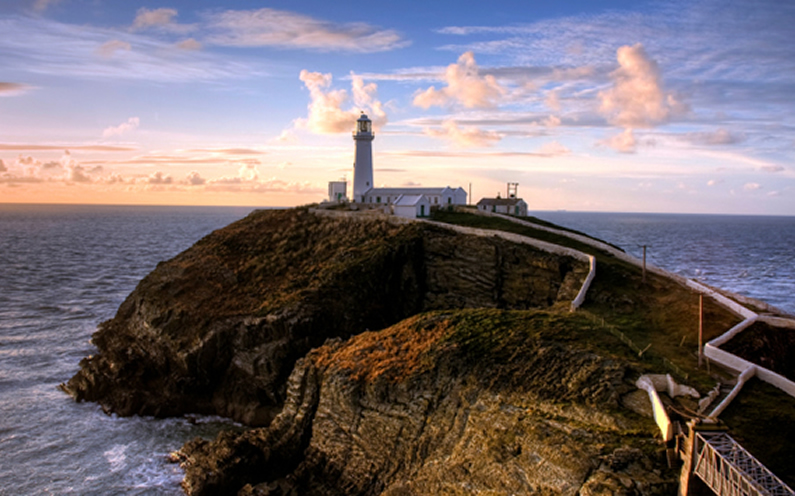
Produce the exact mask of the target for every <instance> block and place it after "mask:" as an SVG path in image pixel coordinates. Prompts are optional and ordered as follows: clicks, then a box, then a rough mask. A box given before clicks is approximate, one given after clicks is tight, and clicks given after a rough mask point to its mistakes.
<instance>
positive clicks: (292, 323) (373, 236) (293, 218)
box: [62, 208, 675, 495]
mask: <svg viewBox="0 0 795 496" xmlns="http://www.w3.org/2000/svg"><path fill="white" fill-rule="evenodd" d="M587 273H588V265H587V264H586V263H583V262H582V261H581V260H577V259H574V258H572V257H569V256H565V255H561V254H553V253H549V252H545V251H542V250H540V249H537V248H534V247H532V246H529V245H526V244H521V243H513V242H510V241H507V240H505V239H501V238H498V237H484V236H471V235H466V234H462V233H459V232H454V231H452V230H449V229H445V228H443V227H440V226H435V225H431V224H426V223H405V222H394V221H393V220H390V219H389V218H386V217H382V216H372V215H358V216H341V217H329V216H319V215H315V214H314V213H312V212H311V211H309V209H307V208H298V209H290V210H282V211H261V212H254V213H252V214H251V215H250V216H249V217H247V218H246V219H243V220H241V221H239V222H237V223H234V224H232V225H230V226H228V227H227V228H224V229H221V230H219V231H216V232H215V233H212V234H211V235H209V236H207V237H205V238H204V239H202V240H201V241H199V242H198V243H196V245H194V246H193V247H192V248H190V249H189V250H187V251H185V252H183V253H182V254H180V255H178V256H177V257H175V258H174V259H172V260H170V261H168V262H163V263H161V264H159V265H158V267H157V268H156V269H155V270H154V271H153V272H152V273H151V274H149V275H148V276H147V277H146V278H144V279H143V280H142V281H141V283H140V284H139V285H138V287H137V288H136V289H135V291H133V293H132V294H130V296H129V297H128V298H127V300H125V302H124V303H123V304H122V305H121V307H120V308H119V311H118V313H117V315H116V316H115V317H114V318H113V319H111V320H109V321H107V322H105V323H103V324H102V325H101V326H100V328H99V330H98V331H97V332H96V334H95V335H94V337H93V342H94V344H95V345H96V346H97V348H98V353H97V354H96V355H95V356H93V357H89V358H86V359H84V360H83V361H81V364H80V365H81V369H80V371H79V372H78V373H77V374H76V375H75V376H74V377H73V378H72V379H70V380H69V381H68V382H67V383H66V384H64V385H63V386H62V388H63V389H64V390H65V391H66V392H68V393H69V394H71V395H72V396H73V397H74V398H75V399H77V400H79V401H95V402H98V403H99V404H101V405H102V407H103V408H104V409H105V410H106V411H108V412H114V413H117V414H119V415H154V416H161V417H165V416H178V415H184V414H188V413H211V414H217V415H222V416H226V417H230V418H233V419H235V420H237V421H240V422H242V423H244V424H247V425H249V426H252V427H253V429H251V430H249V431H247V432H245V433H242V434H241V433H237V434H236V433H224V434H221V435H220V436H219V438H218V439H216V440H215V441H206V440H198V439H197V440H195V441H192V442H190V443H188V444H187V445H186V446H185V447H183V448H182V450H180V451H179V453H178V454H177V455H175V456H176V457H177V458H178V459H179V461H181V462H182V464H183V466H184V467H185V470H186V478H185V482H184V483H183V486H184V488H185V491H186V493H188V494H269V495H277V494H284V495H286V494H324V495H325V494H328V495H332V494H362V495H364V494H394V495H398V494H401V495H402V494H434V493H445V494H470V493H471V492H473V491H475V492H477V491H484V492H490V493H494V494H512V493H517V492H519V493H523V492H529V493H538V494H576V493H578V492H579V493H581V494H593V495H596V494H616V493H617V492H624V493H626V494H672V492H673V491H675V482H674V480H675V474H672V473H671V472H670V471H669V470H668V469H667V465H666V463H665V459H664V456H662V455H661V453H662V451H661V447H660V445H659V443H658V441H657V440H656V438H655V430H654V423H653V421H651V420H650V419H649V418H646V417H643V416H640V415H638V414H637V413H635V412H634V411H633V410H632V409H629V408H626V407H624V402H623V401H622V398H624V397H625V396H627V395H628V394H629V393H630V392H631V391H632V390H633V389H634V386H633V385H632V384H633V380H634V379H635V378H636V377H637V376H638V375H639V374H640V371H639V370H638V366H637V364H636V363H634V362H633V361H632V360H627V359H626V357H624V356H618V355H615V354H614V353H613V352H612V350H611V348H610V347H609V346H608V347H606V344H609V343H612V342H613V341H615V343H613V345H614V346H615V347H620V346H621V344H620V343H619V342H618V341H616V340H615V339H614V338H612V337H610V336H609V335H607V336H603V337H600V338H599V342H598V343H596V342H595V341H594V340H593V339H592V336H593V334H594V332H595V331H594V329H592V325H591V324H590V323H589V321H586V320H584V319H583V317H581V316H577V315H576V314H569V312H568V309H569V304H570V302H571V300H572V299H573V298H574V297H575V296H576V294H577V291H578V290H579V288H580V286H581V284H582V281H583V280H584V278H585V276H586V275H587ZM611 277H624V276H621V275H620V274H618V275H616V274H613V275H612V276H611ZM600 298H601V301H602V304H609V305H619V306H621V305H626V302H625V301H624V300H625V298H623V297H622V298H623V299H618V298H617V297H612V296H610V295H608V294H601V295H600ZM467 309H468V310H467ZM370 330H372V331H370ZM553 331H555V332H553ZM611 340H612V341H611Z"/></svg>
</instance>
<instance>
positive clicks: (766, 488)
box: [693, 431, 795, 496]
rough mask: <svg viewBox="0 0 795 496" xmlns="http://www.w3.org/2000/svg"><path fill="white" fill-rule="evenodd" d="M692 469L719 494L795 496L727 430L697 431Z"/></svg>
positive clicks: (736, 495) (726, 495)
mask: <svg viewBox="0 0 795 496" xmlns="http://www.w3.org/2000/svg"><path fill="white" fill-rule="evenodd" d="M694 452H695V458H696V459H695V468H694V469H693V472H694V473H695V474H696V475H697V476H698V477H699V478H700V479H701V480H702V481H704V482H705V483H706V484H707V486H709V488H710V489H712V491H714V492H715V494H718V495H720V496H751V495H766V496H795V492H794V491H793V490H792V489H790V488H789V487H788V486H787V485H786V484H784V483H783V482H782V481H781V479H779V478H778V477H776V476H775V474H773V472H771V471H770V470H768V469H767V468H766V467H765V466H764V465H762V464H761V463H760V462H759V460H757V459H756V458H754V457H753V456H752V455H751V454H750V453H748V452H747V451H746V450H745V449H744V448H743V447H742V446H740V445H739V444H737V442H736V441H735V440H734V439H732V438H731V436H729V435H728V434H726V433H725V432H704V431H700V432H696V439H695V449H694Z"/></svg>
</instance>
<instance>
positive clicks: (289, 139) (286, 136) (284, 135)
mask: <svg viewBox="0 0 795 496" xmlns="http://www.w3.org/2000/svg"><path fill="white" fill-rule="evenodd" d="M274 140H275V141H279V142H281V143H295V142H296V141H298V137H297V136H296V135H295V133H294V132H293V131H292V129H285V130H284V131H282V132H281V133H280V134H279V136H277V137H275V138H274Z"/></svg>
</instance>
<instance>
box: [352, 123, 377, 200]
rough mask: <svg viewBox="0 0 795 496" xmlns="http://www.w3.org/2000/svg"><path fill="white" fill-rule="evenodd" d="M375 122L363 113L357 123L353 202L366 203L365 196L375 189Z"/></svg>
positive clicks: (354, 137) (354, 135) (354, 136)
mask: <svg viewBox="0 0 795 496" xmlns="http://www.w3.org/2000/svg"><path fill="white" fill-rule="evenodd" d="M374 138H375V135H374V134H373V121H371V120H370V119H369V118H368V117H367V115H366V114H365V113H364V112H362V115H361V116H360V117H359V120H357V121H356V130H355V131H354V132H353V140H354V142H355V143H356V156H355V158H354V161H353V193H352V196H353V198H352V199H353V201H354V202H356V203H364V195H365V193H367V191H368V190H370V189H371V188H372V187H373V139H374Z"/></svg>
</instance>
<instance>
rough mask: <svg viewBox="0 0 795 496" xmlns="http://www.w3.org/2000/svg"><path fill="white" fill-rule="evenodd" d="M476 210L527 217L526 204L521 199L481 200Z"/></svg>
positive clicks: (498, 198)
mask: <svg viewBox="0 0 795 496" xmlns="http://www.w3.org/2000/svg"><path fill="white" fill-rule="evenodd" d="M478 210H481V211H483V212H494V213H497V214H510V215H518V216H521V217H527V203H525V201H524V200H522V199H521V198H500V197H499V195H498V196H497V198H482V199H481V200H480V201H479V202H478Z"/></svg>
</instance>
